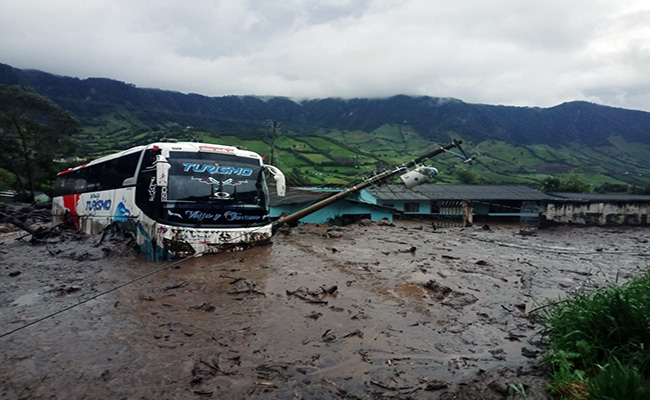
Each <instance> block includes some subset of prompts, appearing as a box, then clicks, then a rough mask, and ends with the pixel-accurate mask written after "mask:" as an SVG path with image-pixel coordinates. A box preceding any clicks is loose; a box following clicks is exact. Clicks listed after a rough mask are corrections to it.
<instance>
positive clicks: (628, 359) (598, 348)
mask: <svg viewBox="0 0 650 400" xmlns="http://www.w3.org/2000/svg"><path fill="white" fill-rule="evenodd" d="M542 318H543V323H544V326H545V329H544V332H543V333H544V336H545V337H546V338H548V342H549V348H550V350H549V353H548V354H547V356H546V358H545V361H546V363H548V365H549V366H550V367H551V379H552V387H551V390H552V393H553V394H554V395H555V396H557V398H561V399H603V400H604V399H626V400H633V399H639V400H641V399H648V398H650V382H649V381H648V375H649V374H650V368H649V365H650V364H649V362H650V271H649V272H646V273H645V274H644V275H643V276H641V277H640V278H638V279H635V280H632V281H630V282H628V283H627V284H625V285H623V286H613V287H609V288H605V289H601V290H597V291H593V292H583V293H579V294H578V295H576V296H575V297H574V298H572V299H571V300H569V301H566V302H560V303H555V304H552V305H551V306H549V307H547V308H546V309H545V310H544V313H543V315H542Z"/></svg>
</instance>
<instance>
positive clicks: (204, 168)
mask: <svg viewBox="0 0 650 400" xmlns="http://www.w3.org/2000/svg"><path fill="white" fill-rule="evenodd" d="M183 171H184V172H189V171H193V172H209V173H210V174H221V175H242V176H251V175H252V174H253V170H252V169H250V168H241V167H240V168H235V167H229V166H227V165H214V164H194V163H183Z"/></svg>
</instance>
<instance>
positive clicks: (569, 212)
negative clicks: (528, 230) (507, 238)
mask: <svg viewBox="0 0 650 400" xmlns="http://www.w3.org/2000/svg"><path fill="white" fill-rule="evenodd" d="M550 195H551V196H553V200H551V201H549V202H547V204H546V207H545V209H544V210H543V213H542V217H543V220H544V221H543V222H545V223H559V224H579V225H597V226H604V225H644V226H647V225H648V214H650V196H647V195H628V194H597V193H550Z"/></svg>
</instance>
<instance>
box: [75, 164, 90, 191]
mask: <svg viewBox="0 0 650 400" xmlns="http://www.w3.org/2000/svg"><path fill="white" fill-rule="evenodd" d="M74 174H75V177H74V193H83V192H85V191H86V175H87V170H86V168H81V169H79V170H77V171H74Z"/></svg>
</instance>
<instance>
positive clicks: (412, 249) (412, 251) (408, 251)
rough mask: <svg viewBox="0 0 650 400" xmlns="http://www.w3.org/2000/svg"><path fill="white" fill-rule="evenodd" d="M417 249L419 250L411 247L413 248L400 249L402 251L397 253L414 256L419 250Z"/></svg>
mask: <svg viewBox="0 0 650 400" xmlns="http://www.w3.org/2000/svg"><path fill="white" fill-rule="evenodd" d="M417 249H418V248H417V247H415V246H411V247H410V248H408V249H400V250H397V251H399V252H400V253H411V254H414V253H415V250H417Z"/></svg>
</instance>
